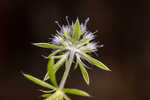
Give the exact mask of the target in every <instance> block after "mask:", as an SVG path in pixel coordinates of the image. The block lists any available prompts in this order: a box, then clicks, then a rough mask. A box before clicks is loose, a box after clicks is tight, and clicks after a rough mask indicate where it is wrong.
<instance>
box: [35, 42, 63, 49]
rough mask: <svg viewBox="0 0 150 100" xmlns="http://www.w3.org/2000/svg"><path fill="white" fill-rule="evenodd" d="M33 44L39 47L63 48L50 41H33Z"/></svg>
mask: <svg viewBox="0 0 150 100" xmlns="http://www.w3.org/2000/svg"><path fill="white" fill-rule="evenodd" d="M33 45H35V46H37V47H42V48H51V49H61V48H63V47H62V46H57V45H53V44H49V43H33Z"/></svg>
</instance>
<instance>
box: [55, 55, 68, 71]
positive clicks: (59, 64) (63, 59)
mask: <svg viewBox="0 0 150 100" xmlns="http://www.w3.org/2000/svg"><path fill="white" fill-rule="evenodd" d="M65 60H66V56H63V57H62V58H61V59H60V60H59V61H58V62H57V63H56V64H55V65H54V72H55V73H56V72H57V70H58V69H59V68H60V67H61V66H62V65H63V64H64V62H65Z"/></svg>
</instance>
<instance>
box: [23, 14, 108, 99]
mask: <svg viewBox="0 0 150 100" xmlns="http://www.w3.org/2000/svg"><path fill="white" fill-rule="evenodd" d="M88 21H89V18H88V19H87V20H86V21H85V23H80V22H79V19H77V20H76V22H75V23H72V24H71V25H70V23H69V21H68V17H67V22H68V25H62V26H60V25H59V23H58V25H59V27H60V30H59V31H57V33H56V35H55V36H54V37H53V39H52V41H51V42H50V43H33V45H35V46H37V47H42V48H47V49H53V50H54V51H53V52H52V53H51V54H49V55H48V56H47V58H48V64H47V72H46V75H45V76H44V78H43V80H40V79H37V78H35V77H33V76H31V75H28V74H23V75H24V76H25V77H26V78H28V79H29V80H31V81H33V82H34V83H36V84H38V85H40V86H43V87H46V88H49V89H50V91H43V90H42V92H43V93H44V94H43V95H42V97H44V98H46V99H45V100H70V98H69V97H68V96H67V95H66V93H69V94H74V95H80V96H89V94H88V93H86V92H84V91H82V90H78V89H69V88H64V87H65V83H66V80H67V77H68V75H69V72H70V69H71V68H72V66H73V65H74V67H73V68H74V69H77V68H78V66H79V68H80V70H81V73H82V76H83V78H84V80H85V82H86V83H87V84H88V85H89V76H88V72H87V69H86V65H85V64H84V62H83V61H82V60H86V61H87V62H89V63H91V64H93V65H95V66H97V67H99V68H101V69H103V70H106V71H110V69H109V68H108V67H107V66H105V65H104V64H103V63H102V62H100V61H99V60H97V59H95V58H93V57H91V56H90V54H91V53H93V52H95V51H96V50H97V47H98V45H97V43H95V42H93V39H94V38H95V35H94V33H93V32H90V31H88V30H87V22H88ZM63 66H64V67H65V71H64V74H63V76H62V79H61V81H60V82H58V81H57V78H56V74H57V72H59V69H60V67H63ZM47 80H50V83H51V84H49V83H47V82H45V81H47Z"/></svg>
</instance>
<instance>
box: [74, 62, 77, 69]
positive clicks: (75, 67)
mask: <svg viewBox="0 0 150 100" xmlns="http://www.w3.org/2000/svg"><path fill="white" fill-rule="evenodd" d="M77 67H78V62H76V63H75V66H74V70H76V69H77Z"/></svg>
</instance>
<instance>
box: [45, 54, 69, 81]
mask: <svg viewBox="0 0 150 100" xmlns="http://www.w3.org/2000/svg"><path fill="white" fill-rule="evenodd" d="M65 60H66V56H63V57H62V58H61V59H60V60H59V61H58V62H57V63H56V64H55V65H54V66H53V67H54V69H53V71H54V73H56V72H57V70H58V69H59V68H60V67H61V66H62V65H63V64H64V62H65ZM48 79H49V75H48V72H47V73H46V75H45V77H44V79H43V80H44V81H47V80H48Z"/></svg>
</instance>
